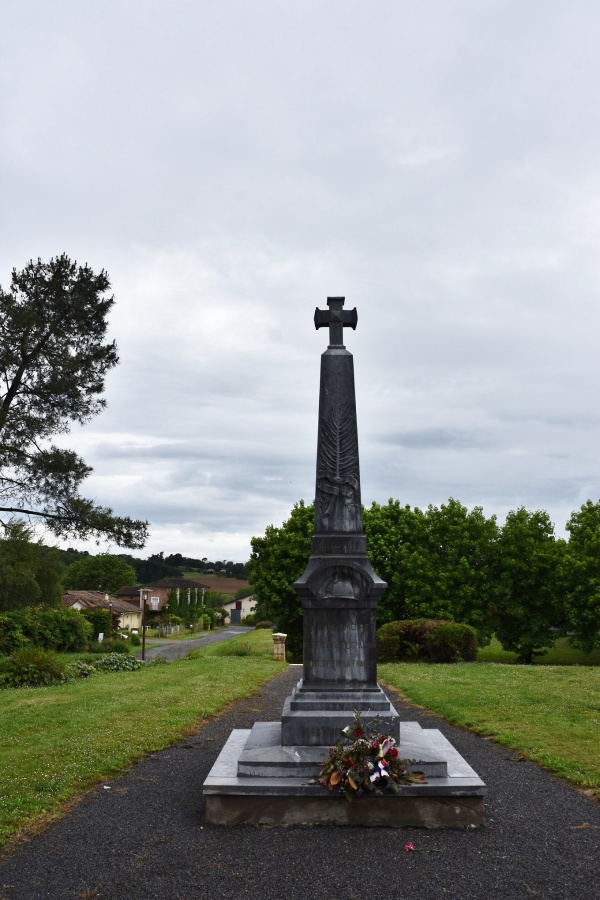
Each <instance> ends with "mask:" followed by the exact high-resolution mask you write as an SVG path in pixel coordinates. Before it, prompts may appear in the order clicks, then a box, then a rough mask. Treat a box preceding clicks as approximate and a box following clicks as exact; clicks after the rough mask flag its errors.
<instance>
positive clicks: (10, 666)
mask: <svg viewBox="0 0 600 900" xmlns="http://www.w3.org/2000/svg"><path fill="white" fill-rule="evenodd" d="M66 668H67V667H66V664H65V663H64V662H63V661H62V660H61V659H60V657H58V656H57V655H56V653H53V652H52V651H51V650H40V648H39V647H22V648H21V649H20V650H15V652H14V653H12V654H11V655H10V656H8V657H6V659H3V660H2V662H1V663H0V686H2V687H39V686H40V685H47V684H58V683H59V682H61V681H64V680H65V676H66Z"/></svg>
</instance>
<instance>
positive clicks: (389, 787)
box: [320, 709, 425, 800]
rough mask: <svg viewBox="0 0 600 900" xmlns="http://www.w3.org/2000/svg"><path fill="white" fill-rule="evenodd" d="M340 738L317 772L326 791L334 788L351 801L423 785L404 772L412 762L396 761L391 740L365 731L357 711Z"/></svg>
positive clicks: (416, 775)
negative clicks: (403, 786) (413, 785)
mask: <svg viewBox="0 0 600 900" xmlns="http://www.w3.org/2000/svg"><path fill="white" fill-rule="evenodd" d="M342 738H345V740H343V739H342ZM342 738H340V740H339V741H338V742H337V744H335V746H333V747H330V748H329V755H328V757H327V759H326V760H325V762H324V764H323V768H322V769H321V774H320V780H321V784H322V786H323V787H326V788H328V789H329V790H330V791H333V790H335V789H336V788H337V789H338V790H339V791H341V792H342V793H343V794H344V795H345V796H346V799H347V800H352V799H353V798H354V797H360V796H361V795H362V794H385V793H388V792H389V793H392V794H397V793H398V789H399V785H401V784H424V783H425V777H424V775H423V773H422V772H409V771H408V770H407V768H406V766H407V765H408V764H410V763H411V762H412V760H402V759H400V757H399V755H398V748H397V746H396V741H395V740H394V738H393V737H390V735H389V734H388V735H384V734H380V733H378V732H376V731H375V730H373V729H369V730H367V729H366V728H365V726H364V724H363V721H362V719H361V717H360V713H359V711H358V710H357V709H355V710H354V721H353V722H352V723H351V724H350V725H347V726H346V727H345V728H344V729H343V730H342Z"/></svg>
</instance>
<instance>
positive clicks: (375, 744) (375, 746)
mask: <svg viewBox="0 0 600 900" xmlns="http://www.w3.org/2000/svg"><path fill="white" fill-rule="evenodd" d="M373 750H379V741H373Z"/></svg>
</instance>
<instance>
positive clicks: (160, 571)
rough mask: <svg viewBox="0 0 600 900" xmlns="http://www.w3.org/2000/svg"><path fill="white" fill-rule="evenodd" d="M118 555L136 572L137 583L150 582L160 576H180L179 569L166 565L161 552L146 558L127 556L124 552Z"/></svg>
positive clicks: (157, 579)
mask: <svg viewBox="0 0 600 900" xmlns="http://www.w3.org/2000/svg"><path fill="white" fill-rule="evenodd" d="M119 556H120V558H121V559H123V560H125V562H126V563H129V565H130V566H133V568H134V569H135V571H136V573H137V576H136V578H135V581H136V582H137V583H138V584H151V583H152V582H153V581H159V580H160V579H161V578H181V576H182V571H181V569H179V568H177V567H176V566H171V565H167V563H166V561H165V558H164V553H162V552H161V553H152V554H151V555H150V556H149V557H148V559H138V558H137V557H136V556H129V555H127V554H125V553H120V554H119Z"/></svg>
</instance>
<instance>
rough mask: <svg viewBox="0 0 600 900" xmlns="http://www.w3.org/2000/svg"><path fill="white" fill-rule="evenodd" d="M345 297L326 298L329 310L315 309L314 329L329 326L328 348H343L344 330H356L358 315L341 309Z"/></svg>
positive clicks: (354, 310) (349, 310)
mask: <svg viewBox="0 0 600 900" xmlns="http://www.w3.org/2000/svg"><path fill="white" fill-rule="evenodd" d="M345 299H346V298H345V297H328V298H327V306H328V307H329V309H319V308H318V307H317V309H315V328H317V329H319V328H323V327H324V326H325V325H328V326H329V346H330V347H343V346H344V328H352V329H353V330H355V329H356V323H357V322H358V313H357V312H356V307H354V309H342V307H343V305H344V301H345Z"/></svg>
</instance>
